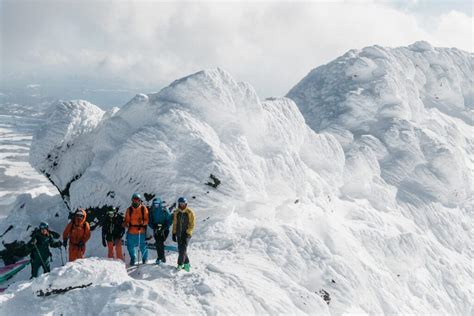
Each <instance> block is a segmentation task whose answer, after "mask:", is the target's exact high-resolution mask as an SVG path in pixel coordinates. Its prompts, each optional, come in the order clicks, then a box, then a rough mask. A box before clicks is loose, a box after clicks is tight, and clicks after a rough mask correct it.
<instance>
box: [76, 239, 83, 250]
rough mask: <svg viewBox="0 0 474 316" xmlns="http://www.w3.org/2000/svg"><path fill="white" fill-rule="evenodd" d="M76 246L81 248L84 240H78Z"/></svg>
mask: <svg viewBox="0 0 474 316" xmlns="http://www.w3.org/2000/svg"><path fill="white" fill-rule="evenodd" d="M77 246H78V247H79V248H83V247H84V242H83V241H82V240H81V241H79V242H78V243H77Z"/></svg>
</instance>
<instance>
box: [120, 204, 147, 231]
mask: <svg viewBox="0 0 474 316" xmlns="http://www.w3.org/2000/svg"><path fill="white" fill-rule="evenodd" d="M141 209H142V222H144V221H145V206H144V205H143V204H142V207H141ZM128 211H129V212H130V220H132V214H133V207H129V208H128ZM125 216H127V214H125ZM130 226H141V225H131V224H130Z"/></svg>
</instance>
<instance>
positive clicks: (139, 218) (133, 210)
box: [124, 193, 148, 266]
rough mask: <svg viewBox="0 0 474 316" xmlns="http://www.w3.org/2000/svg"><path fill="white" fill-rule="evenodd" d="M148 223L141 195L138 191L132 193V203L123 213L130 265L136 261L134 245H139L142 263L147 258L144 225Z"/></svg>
mask: <svg viewBox="0 0 474 316" xmlns="http://www.w3.org/2000/svg"><path fill="white" fill-rule="evenodd" d="M147 225H148V209H147V208H146V207H145V205H143V204H142V197H141V195H140V194H138V193H134V194H133V195H132V205H130V207H129V208H128V209H127V212H126V213H125V222H124V227H128V231H127V250H128V253H129V255H130V265H132V266H133V265H134V264H135V262H136V253H135V247H137V246H139V247H140V252H141V253H142V260H143V263H146V261H147V259H148V249H147V247H146V241H145V238H146V227H147Z"/></svg>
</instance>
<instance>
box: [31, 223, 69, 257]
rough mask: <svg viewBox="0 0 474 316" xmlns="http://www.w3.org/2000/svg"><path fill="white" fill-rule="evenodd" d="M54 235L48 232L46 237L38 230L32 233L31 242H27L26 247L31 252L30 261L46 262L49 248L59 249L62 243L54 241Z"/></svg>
mask: <svg viewBox="0 0 474 316" xmlns="http://www.w3.org/2000/svg"><path fill="white" fill-rule="evenodd" d="M54 234H56V235H58V236H59V234H57V233H54V232H51V231H49V232H48V235H46V236H45V235H43V234H41V232H40V231H39V230H37V231H36V232H34V233H33V235H32V236H31V240H30V241H29V242H28V247H29V248H30V251H31V259H32V260H43V261H46V260H47V259H49V257H50V256H51V252H50V251H49V247H53V248H58V247H61V245H62V243H61V242H60V241H59V240H56V241H55V240H54V239H53V236H55V235H54Z"/></svg>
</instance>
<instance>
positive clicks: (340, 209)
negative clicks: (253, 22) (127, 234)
mask: <svg viewBox="0 0 474 316" xmlns="http://www.w3.org/2000/svg"><path fill="white" fill-rule="evenodd" d="M473 77H474V71H473V56H472V54H468V53H465V52H462V51H459V50H456V49H439V48H432V47H431V46H429V44H427V43H415V44H414V45H412V46H410V47H408V48H396V49H389V48H382V47H378V46H375V47H369V48H365V49H363V50H360V51H356V50H354V51H350V52H348V53H347V54H346V55H344V56H342V57H340V58H338V59H336V60H335V61H333V62H331V63H329V64H327V65H324V66H321V67H319V68H317V69H315V70H313V71H312V72H311V73H310V74H309V75H308V76H307V77H306V78H305V79H303V80H302V81H301V82H300V83H299V84H298V85H297V86H296V87H295V88H293V89H292V90H291V91H290V93H289V94H288V98H272V99H268V100H264V101H261V100H259V98H258V96H257V95H256V93H255V91H254V90H253V88H252V87H250V86H249V85H248V84H245V83H239V82H236V81H235V80H234V79H233V78H232V77H231V76H230V75H229V74H228V73H226V72H225V71H223V70H220V69H215V70H207V71H202V72H199V73H196V74H193V75H191V76H188V77H186V78H183V79H180V80H177V81H175V82H173V83H172V84H171V85H170V86H168V87H166V88H164V89H163V90H161V91H160V92H158V93H155V94H149V95H144V94H141V95H137V96H136V97H135V98H134V99H132V100H131V101H130V102H129V103H127V104H126V105H125V106H124V107H122V108H121V109H112V110H110V111H109V112H104V111H102V110H100V109H99V108H98V107H96V106H94V105H93V104H90V103H88V102H85V101H70V102H61V103H58V104H56V105H55V106H54V107H52V108H51V109H50V111H49V112H48V115H47V123H46V124H45V125H44V126H43V128H42V129H41V130H39V131H38V132H37V134H36V135H35V137H34V140H33V144H32V147H31V152H30V162H31V164H32V165H33V166H34V167H35V168H36V169H37V170H39V171H40V172H42V173H43V174H45V175H46V176H47V177H48V178H49V179H50V180H51V181H52V182H53V183H54V185H55V186H56V187H57V188H58V190H59V191H60V193H61V196H62V197H63V199H64V201H66V203H67V204H68V206H69V207H70V208H76V207H96V206H101V205H105V204H109V205H115V206H119V207H120V208H121V209H124V208H125V207H126V206H128V204H129V199H130V195H131V193H133V192H135V191H137V192H141V193H145V192H148V193H157V194H158V195H160V196H161V197H162V198H163V199H165V200H168V201H173V200H175V199H176V198H177V197H178V196H180V195H185V196H188V197H189V199H190V206H191V207H192V208H193V209H195V211H196V216H197V227H196V232H195V234H194V236H193V240H192V244H191V249H190V258H191V264H192V265H193V270H192V272H191V273H189V274H176V273H175V272H173V269H172V267H161V268H157V267H149V266H146V267H142V270H141V271H140V272H137V273H134V274H131V275H128V274H127V273H126V271H125V267H124V266H123V265H121V264H119V263H116V262H111V261H109V260H100V259H87V260H80V261H79V262H76V263H73V264H68V265H66V266H65V267H63V268H60V269H58V270H55V271H54V272H53V273H51V274H50V275H47V276H42V277H40V278H38V279H37V280H34V281H30V282H24V283H20V284H18V285H13V286H12V287H11V289H9V290H8V291H7V294H4V295H2V296H0V301H1V302H2V306H1V307H0V312H5V313H9V312H12V311H15V310H18V308H20V304H21V305H25V306H26V307H24V308H22V309H21V310H22V311H24V312H25V313H26V314H28V313H32V311H31V310H30V309H28V306H29V305H30V304H25V302H31V305H35V306H39V307H40V309H41V311H42V312H44V313H47V312H52V311H54V312H55V313H62V312H64V313H67V312H68V311H69V312H71V311H77V312H78V313H103V314H111V313H116V312H118V311H121V312H125V313H127V312H128V313H133V312H135V311H137V310H138V309H139V310H141V312H145V313H146V314H153V313H154V311H155V312H156V311H159V312H160V313H170V314H173V313H174V314H175V313H193V314H213V313H216V312H217V313H224V314H229V313H236V314H248V313H252V314H256V313H270V314H275V313H289V314H295V313H307V314H342V313H347V312H366V313H371V314H381V313H385V314H392V313H418V314H464V315H468V314H470V313H472V307H471V305H472V304H471V301H470V300H471V299H472V294H473V293H472V290H471V288H470V287H471V283H472V280H473V275H472V271H471V269H470V268H469V266H470V258H472V255H473V253H472V251H473V249H472V245H471V244H472V243H471V237H470V236H471V234H472V228H471V226H472V225H470V223H472V206H473V203H472V180H471V177H472V167H473V144H474V139H473V135H474V133H473V132H474V130H473V126H472V120H471V119H472V114H473V106H474V105H473V102H472V100H473V97H472V96H473V95H474V93H473V90H472V87H473V85H472V83H473ZM292 100H294V101H295V102H293V101H292ZM210 174H214V175H216V176H217V177H218V178H219V179H220V180H221V181H222V184H221V185H220V186H219V187H218V188H217V189H213V188H210V187H208V186H206V185H205V184H204V183H206V182H207V181H208V180H209V175H210ZM31 203H34V201H33V202H31ZM31 203H30V204H31ZM55 203H56V204H55V205H56V207H55V208H52V209H51V210H53V211H51V210H50V211H48V212H43V213H42V214H48V215H46V216H51V218H52V219H53V220H55V221H56V223H58V225H59V221H61V220H64V218H63V216H62V215H61V216H59V219H58V218H55V215H53V213H57V212H58V209H59V208H60V206H58V205H59V204H58V203H57V202H55ZM30 204H28V205H30ZM15 207H17V208H18V209H17V210H15V211H14V212H13V213H12V215H11V219H12V220H13V217H14V216H16V223H17V225H16V227H15V229H14V230H13V232H12V235H11V236H25V234H26V233H25V232H24V229H22V228H21V225H20V223H21V219H20V217H18V215H14V214H19V212H20V213H24V212H26V211H24V210H19V207H20V202H18V203H17V204H16V206H15ZM27 207H31V206H27ZM23 209H24V208H23ZM33 224H36V223H33ZM4 226H6V223H5V224H4V223H2V224H0V230H1V229H3V227H4ZM96 234H97V233H96ZM9 238H11V237H9ZM98 241H99V238H96V239H95V240H93V241H92V245H91V246H90V247H89V250H88V254H89V255H97V256H104V254H105V251H104V250H103V248H101V247H100V246H99V245H98V244H99V243H98ZM174 260H175V258H174V257H173V256H171V258H170V260H169V261H170V262H174ZM66 276H67V277H66ZM80 276H84V277H83V278H82V277H80ZM84 280H86V281H87V282H86V283H92V284H93V285H92V286H91V287H88V288H84V289H81V290H76V293H77V294H73V293H72V292H71V293H70V294H64V295H63V296H58V298H57V300H56V301H55V304H51V301H48V299H45V298H38V297H36V296H34V295H33V296H32V293H34V291H36V290H39V289H43V288H44V287H46V286H47V285H49V284H53V285H55V286H58V287H67V286H76V285H78V284H77V283H78V282H82V281H84ZM325 294H327V295H325ZM77 295H79V296H77ZM97 296H102V297H105V298H104V300H105V301H104V302H100V304H99V303H98V304H97V305H95V306H96V307H95V309H93V310H92V309H91V308H92V307H91V306H89V305H88V306H84V304H83V302H84V301H88V302H92V301H94V300H96V299H95V297H97ZM324 296H326V301H328V298H329V297H330V304H329V305H328V304H327V303H326V302H325V300H323V297H324ZM68 298H72V299H68ZM74 298H77V299H74Z"/></svg>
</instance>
